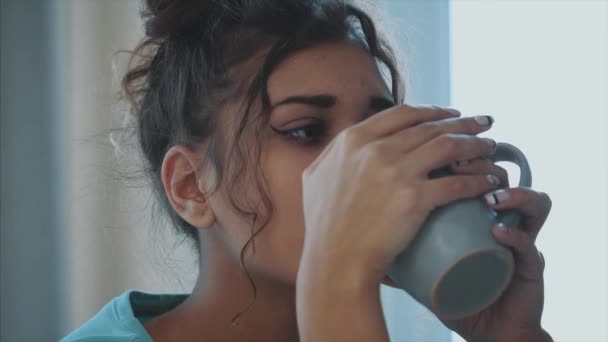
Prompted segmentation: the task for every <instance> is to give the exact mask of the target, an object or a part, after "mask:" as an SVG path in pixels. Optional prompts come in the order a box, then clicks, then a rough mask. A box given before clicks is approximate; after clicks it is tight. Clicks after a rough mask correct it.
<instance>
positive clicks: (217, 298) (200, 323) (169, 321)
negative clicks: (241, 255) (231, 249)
mask: <svg viewBox="0 0 608 342" xmlns="http://www.w3.org/2000/svg"><path fill="white" fill-rule="evenodd" d="M215 242H217V243H209V244H206V246H205V249H204V252H203V255H201V259H200V260H201V267H200V270H199V276H198V280H197V283H196V285H195V287H194V289H193V291H192V295H191V296H190V297H188V299H186V300H185V301H184V302H183V303H182V304H180V305H179V306H177V307H176V308H175V309H173V310H171V311H169V312H167V313H165V314H163V315H161V316H159V317H157V318H155V319H152V320H150V321H148V322H146V324H145V325H144V326H145V328H146V330H148V332H149V334H150V335H151V336H152V337H153V338H154V340H155V341H297V340H298V330H297V322H296V316H295V291H294V288H293V286H291V285H288V284H284V283H279V282H277V281H275V280H269V279H264V278H263V277H259V276H258V277H256V278H255V279H254V281H255V284H256V289H257V294H256V298H255V301H253V304H252V305H251V306H250V307H249V308H247V306H248V304H249V303H250V302H251V300H252V299H253V288H252V286H251V284H250V282H249V280H248V279H247V277H246V276H245V274H244V273H243V271H242V270H241V268H240V265H239V263H238V262H235V260H234V259H233V258H232V257H231V256H230V255H228V254H227V253H226V252H225V250H224V249H223V248H222V247H221V246H220V244H221V242H220V241H215ZM239 312H242V314H240V315H239V317H238V319H237V320H236V321H235V322H234V323H235V324H232V323H233V318H234V317H235V316H236V315H237V314H238V313H239Z"/></svg>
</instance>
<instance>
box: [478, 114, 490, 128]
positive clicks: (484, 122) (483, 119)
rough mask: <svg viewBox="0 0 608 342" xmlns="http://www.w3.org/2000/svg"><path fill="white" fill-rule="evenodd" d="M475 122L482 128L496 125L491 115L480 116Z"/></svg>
mask: <svg viewBox="0 0 608 342" xmlns="http://www.w3.org/2000/svg"><path fill="white" fill-rule="evenodd" d="M475 121H477V123H478V124H479V125H481V126H491V125H492V124H493V123H494V118H492V117H491V116H489V115H480V116H476V117H475Z"/></svg>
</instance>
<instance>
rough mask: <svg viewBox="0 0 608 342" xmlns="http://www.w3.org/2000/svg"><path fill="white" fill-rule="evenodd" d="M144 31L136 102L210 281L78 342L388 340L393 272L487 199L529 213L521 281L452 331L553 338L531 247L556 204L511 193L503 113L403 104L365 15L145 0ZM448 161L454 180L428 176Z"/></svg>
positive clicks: (100, 321)
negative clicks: (499, 126) (458, 211)
mask: <svg viewBox="0 0 608 342" xmlns="http://www.w3.org/2000/svg"><path fill="white" fill-rule="evenodd" d="M144 19H145V21H146V33H147V37H146V38H145V40H144V41H143V42H142V44H141V45H139V46H138V47H137V49H136V51H135V54H134V55H135V56H138V57H139V58H138V59H137V61H138V62H137V63H136V64H135V65H133V66H132V68H131V69H130V71H129V72H128V73H127V74H126V76H125V77H124V82H123V84H124V90H125V92H126V94H127V95H128V96H129V98H130V99H131V100H132V104H133V112H134V114H135V117H136V120H137V137H138V138H139V140H138V141H139V144H140V147H141V150H142V152H143V154H144V156H145V158H146V161H147V165H148V167H149V170H148V171H149V176H150V177H151V180H152V182H153V184H154V186H155V190H156V194H157V195H158V201H159V204H160V205H161V207H162V209H163V210H164V211H165V212H166V214H167V215H169V217H170V218H171V220H172V222H173V223H174V225H175V227H176V228H177V229H178V230H179V231H180V232H182V233H183V234H186V235H188V236H189V237H191V238H192V241H193V243H194V245H195V246H196V250H197V252H198V253H199V260H200V272H199V275H198V281H197V283H196V286H195V288H194V290H193V291H192V293H191V294H189V295H171V294H166V295H158V294H147V293H142V292H136V291H129V292H126V293H125V294H123V295H122V296H120V297H117V298H116V299H114V300H113V301H112V302H110V303H108V304H107V305H106V306H105V307H104V308H103V309H102V310H101V311H100V312H99V313H98V314H97V315H96V316H95V317H93V318H92V319H91V320H89V321H88V322H87V323H85V324H84V325H83V326H82V327H81V328H79V329H77V330H76V331H75V332H73V333H72V334H70V335H69V336H68V337H66V338H65V339H64V340H65V341H81V340H82V341H96V340H112V341H150V340H154V341H298V340H301V341H315V342H319V341H386V340H388V335H387V329H386V326H385V322H384V319H383V315H382V310H381V303H380V294H379V287H380V284H382V283H389V284H390V279H387V278H385V274H386V272H387V269H388V266H389V265H390V263H391V262H392V260H393V259H394V258H395V256H396V255H397V254H399V253H400V252H401V251H402V250H404V249H406V248H407V247H408V244H409V243H410V241H411V240H412V238H413V237H414V236H415V234H416V232H417V231H418V229H419V227H420V226H421V224H422V223H423V222H424V220H425V218H426V217H427V215H428V214H429V212H430V211H431V210H432V209H433V208H436V207H438V206H441V205H443V204H446V203H449V202H451V201H454V200H457V199H460V198H466V197H473V196H480V195H483V194H489V196H488V198H490V199H493V198H496V199H498V203H494V202H489V203H488V205H489V206H491V207H492V208H494V209H496V210H498V211H500V210H504V209H517V210H519V211H521V212H522V213H523V215H524V216H525V219H524V220H523V222H522V224H521V226H518V227H495V228H494V230H493V234H494V236H495V238H496V239H497V241H499V242H501V243H503V244H504V245H506V246H509V247H510V248H511V249H512V250H513V252H514V255H515V256H516V260H517V270H516V275H515V277H514V280H513V282H512V284H511V285H510V287H509V289H508V290H507V291H506V292H505V293H504V295H503V296H502V297H501V298H500V300H499V301H497V302H496V303H495V304H493V305H492V306H491V307H489V308H488V309H486V310H484V311H482V312H479V313H477V314H475V315H474V316H472V317H467V318H465V319H462V320H457V321H445V322H444V323H445V325H446V326H447V327H449V328H450V329H452V330H455V331H456V332H457V333H459V334H460V335H461V336H463V337H464V338H465V339H467V340H469V341H551V337H550V336H549V335H548V334H547V333H546V332H545V331H544V330H543V328H542V326H541V315H542V311H543V267H544V261H543V259H542V256H541V255H540V253H539V252H538V251H537V249H536V247H535V245H534V241H535V238H536V236H537V234H538V232H539V230H540V229H541V227H542V225H543V223H544V221H545V219H546V217H547V215H548V213H549V210H550V207H551V201H550V199H549V197H548V196H547V195H546V194H544V193H542V192H537V191H534V190H532V189H528V188H509V184H508V179H507V175H506V171H505V170H504V169H502V168H500V167H498V166H496V165H494V164H493V163H491V162H490V161H489V160H488V159H486V157H487V156H489V155H491V154H492V153H494V150H495V146H496V144H495V142H494V141H493V140H491V139H487V138H480V137H478V136H477V135H478V134H479V133H481V132H485V131H487V130H489V129H490V128H491V126H492V123H493V119H492V118H491V117H489V116H477V117H466V118H464V117H461V115H460V113H458V111H456V110H454V109H449V108H439V107H434V106H429V107H414V106H408V105H405V104H402V103H403V94H404V91H403V89H402V80H401V78H400V74H399V71H398V68H397V65H396V62H395V59H394V57H393V53H392V50H391V48H390V46H389V45H388V44H387V43H386V40H385V39H384V38H383V37H381V35H380V34H379V33H378V31H377V27H376V24H377V22H374V20H372V19H371V17H370V15H369V12H368V11H366V10H365V9H364V7H362V5H358V4H355V3H354V2H352V1H347V0H255V1H253V0H214V1H210V0H208V1H185V0H183V1H168V0H148V1H147V9H146V10H145V11H144ZM461 161H466V163H464V162H461ZM444 166H449V167H451V168H452V169H453V170H454V171H455V173H456V174H455V175H453V176H449V177H444V178H439V179H429V177H428V173H429V172H430V171H432V170H435V169H438V168H441V167H444ZM495 191H497V192H496V193H495V194H494V192H495Z"/></svg>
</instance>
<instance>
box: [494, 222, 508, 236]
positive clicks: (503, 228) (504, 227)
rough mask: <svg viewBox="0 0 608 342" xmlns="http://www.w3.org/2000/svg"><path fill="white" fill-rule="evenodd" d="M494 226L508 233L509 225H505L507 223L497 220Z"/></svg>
mask: <svg viewBox="0 0 608 342" xmlns="http://www.w3.org/2000/svg"><path fill="white" fill-rule="evenodd" d="M496 228H497V229H498V230H500V231H501V232H503V233H508V232H509V227H507V225H505V224H504V223H502V222H499V223H498V224H496Z"/></svg>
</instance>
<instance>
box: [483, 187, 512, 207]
mask: <svg viewBox="0 0 608 342" xmlns="http://www.w3.org/2000/svg"><path fill="white" fill-rule="evenodd" d="M484 197H485V199H486V202H487V203H488V204H489V205H496V204H500V203H502V202H504V201H506V200H508V199H509V192H508V191H507V190H505V189H500V190H496V191H492V192H490V193H487V194H486V195H485V196H484Z"/></svg>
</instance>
